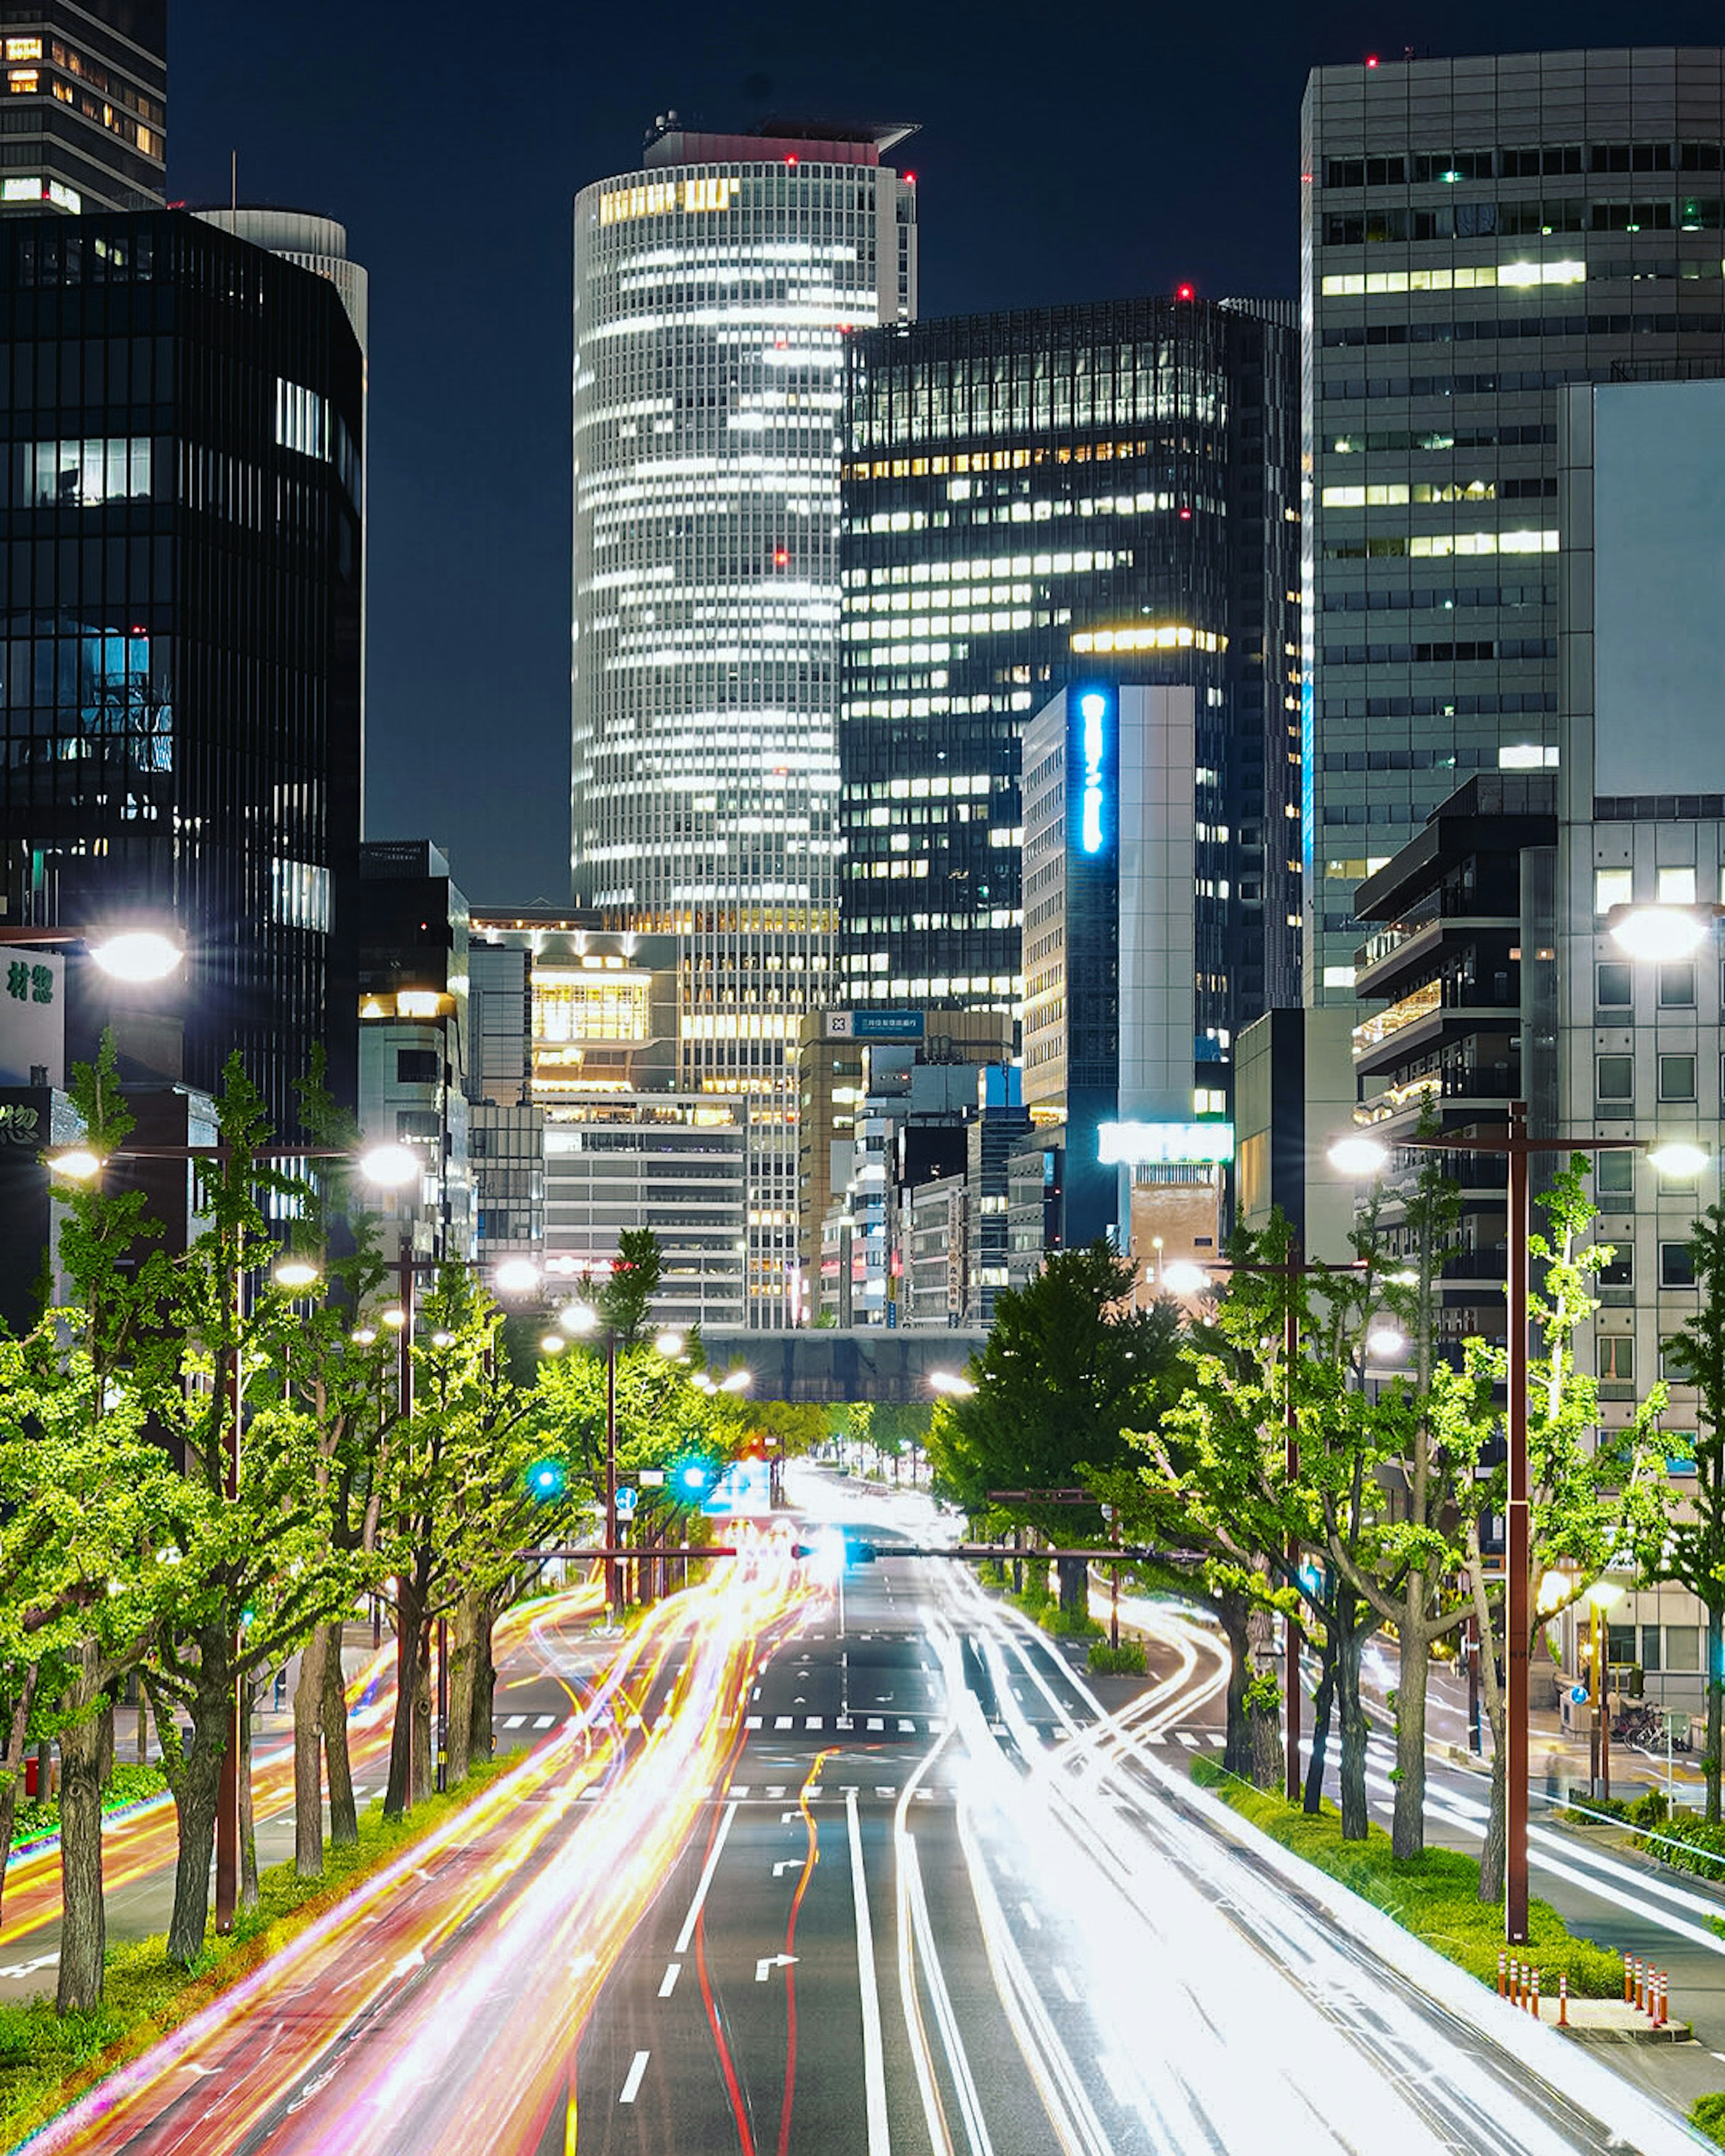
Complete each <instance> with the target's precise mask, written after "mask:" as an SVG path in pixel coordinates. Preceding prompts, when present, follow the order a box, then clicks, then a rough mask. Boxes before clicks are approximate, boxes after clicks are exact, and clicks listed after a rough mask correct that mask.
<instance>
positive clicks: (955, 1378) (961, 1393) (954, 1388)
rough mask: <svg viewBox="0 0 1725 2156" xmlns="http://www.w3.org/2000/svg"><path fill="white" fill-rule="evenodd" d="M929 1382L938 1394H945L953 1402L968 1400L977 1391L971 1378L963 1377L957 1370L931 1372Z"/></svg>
mask: <svg viewBox="0 0 1725 2156" xmlns="http://www.w3.org/2000/svg"><path fill="white" fill-rule="evenodd" d="M928 1382H929V1383H930V1385H931V1386H932V1388H933V1389H934V1390H935V1391H936V1392H937V1393H944V1394H946V1396H947V1399H952V1400H968V1399H969V1398H970V1396H971V1394H973V1392H974V1391H975V1390H976V1387H975V1386H974V1385H973V1384H972V1383H971V1382H970V1380H969V1378H965V1377H961V1376H960V1375H959V1373H958V1372H957V1371H956V1370H931V1371H930V1372H929V1373H928Z"/></svg>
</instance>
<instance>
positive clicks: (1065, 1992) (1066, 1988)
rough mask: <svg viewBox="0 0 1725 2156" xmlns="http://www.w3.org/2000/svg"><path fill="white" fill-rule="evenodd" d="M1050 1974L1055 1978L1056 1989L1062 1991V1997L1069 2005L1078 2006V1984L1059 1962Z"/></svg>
mask: <svg viewBox="0 0 1725 2156" xmlns="http://www.w3.org/2000/svg"><path fill="white" fill-rule="evenodd" d="M1049 1974H1050V1976H1051V1977H1052V1978H1053V1979H1054V1980H1055V1989H1056V1990H1057V1991H1058V1992H1059V1993H1060V1996H1061V1998H1062V1999H1065V2002H1066V2004H1067V2005H1069V2006H1076V2005H1077V2004H1078V1986H1077V1985H1076V1984H1074V1982H1073V1981H1072V1979H1071V1978H1070V1976H1068V1975H1067V1974H1066V1972H1065V1969H1062V1968H1061V1967H1060V1963H1058V1962H1056V1963H1055V1966H1054V1967H1053V1968H1052V1969H1050V1971H1049Z"/></svg>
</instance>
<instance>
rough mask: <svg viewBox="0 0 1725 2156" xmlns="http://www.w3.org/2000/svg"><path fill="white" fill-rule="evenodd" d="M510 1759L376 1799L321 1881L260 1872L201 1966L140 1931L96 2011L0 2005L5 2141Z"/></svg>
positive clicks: (298, 1928)
mask: <svg viewBox="0 0 1725 2156" xmlns="http://www.w3.org/2000/svg"><path fill="white" fill-rule="evenodd" d="M510 1764H511V1762H510V1761H507V1760H488V1761H486V1762H485V1763H483V1764H482V1765H479V1766H476V1767H475V1769H474V1771H473V1773H472V1774H470V1775H469V1777H468V1779H467V1780H466V1781H465V1783H463V1784H462V1785H461V1787H460V1788H459V1789H452V1790H450V1791H449V1792H448V1793H447V1794H445V1795H443V1796H437V1797H431V1798H428V1799H426V1800H425V1801H424V1802H423V1803H421V1804H417V1805H416V1806H415V1807H414V1809H413V1812H412V1813H411V1814H410V1815H408V1816H407V1817H406V1818H403V1819H397V1820H390V1819H386V1818H385V1817H384V1816H383V1815H382V1809H381V1808H380V1807H379V1806H377V1805H376V1804H374V1805H373V1806H372V1808H371V1809H370V1810H369V1811H367V1813H366V1814H365V1815H363V1817H362V1819H361V1820H360V1829H359V1833H360V1838H359V1842H358V1845H357V1846H356V1847H351V1848H332V1849H331V1850H330V1851H328V1853H327V1856H326V1859H325V1866H326V1868H325V1871H324V1875H323V1876H322V1877H321V1878H319V1879H299V1878H296V1877H295V1874H294V1867H293V1866H292V1865H291V1864H290V1863H289V1864H281V1865H277V1866H275V1868H274V1869H273V1870H272V1871H266V1872H264V1875H263V1876H262V1878H261V1880H260V1881H259V1902H258V1906H257V1907H256V1908H255V1909H249V1910H241V1911H240V1912H239V1913H238V1914H237V1916H236V1917H235V1919H234V1933H233V1936H232V1937H231V1938H213V1939H212V1941H211V1942H210V1943H209V1944H208V1947H207V1948H206V1950H205V1952H204V1953H203V1956H202V1957H201V1958H200V1959H199V1961H198V1964H197V1966H196V1967H195V1968H193V1969H181V1968H179V1967H177V1965H176V1964H174V1963H171V1962H170V1961H169V1960H168V1959H167V1953H166V1951H165V1943H164V1942H163V1940H162V1939H161V1938H151V1939H143V1940H140V1941H137V1942H136V1943H133V1944H131V1945H127V1946H123V1947H116V1948H110V1951H109V1953H108V1960H107V1983H106V1986H105V1994H104V1998H103V2003H102V2005H101V2006H100V2008H99V2009H98V2010H97V2011H96V2012H95V2013H94V2014H69V2015H66V2016H65V2017H64V2019H61V2018H59V2017H58V2016H57V2015H55V2013H54V2005H53V2002H52V2000H50V1999H32V2000H29V2001H28V2002H27V2003H25V2004H23V2005H10V2006H0V2133H3V2134H4V2135H5V2136H6V2138H7V2144H8V2146H10V2145H11V2144H12V2143H13V2142H14V2141H17V2140H21V2139H22V2138H23V2136H24V2135H25V2134H26V2133H28V2132H30V2131H31V2130H33V2128H35V2127H37V2126H39V2125H40V2124H41V2123H43V2122H44V2120H46V2119H48V2118H49V2117H53V2115H54V2113H55V2112H58V2111H60V2110H63V2109H64V2107H65V2106H66V2105H67V2104H69V2102H71V2101H72V2100H73V2098H74V2097H75V2096H77V2095H79V2094H80V2093H81V2092H82V2091H83V2090H84V2089H85V2088H86V2087H89V2086H90V2084H91V2083H93V2082H96V2081H98V2080H100V2078H101V2077H102V2076H104V2075H105V2074H107V2073H110V2072H111V2071H113V2069H114V2068H115V2067H116V2066H119V2065H121V2064H122V2063H123V2062H124V2061H126V2060H127V2059H129V2058H133V2057H136V2055H137V2054H138V2053H139V2052H140V2051H145V2050H146V2049H147V2048H148V2047H149V2046H150V2045H151V2044H153V2043H154V2042H156V2041H157V2039H158V2038H159V2037H161V2036H162V2035H165V2034H166V2033H167V2030H170V2029H173V2028H176V2027H177V2026H178V2025H179V2024H180V2023H181V2022H182V2021H184V2020H188V2019H189V2018H190V2016H191V2015H193V2014H194V2013H196V2012H197V2011H198V2010H199V2009H200V2008H201V2007H203V2006H205V2005H208V2003H209V2001H210V2000H211V1999H213V1998H214V1997H216V1996H217V1995H218V1994H219V1993H221V1992H222V1991H224V1990H226V1989H228V1987H229V1986H230V1985H232V1984H238V1983H239V1982H240V1981H241V1980H242V1979H244V1977H245V1976H246V1975H248V1974H249V1973H250V1971H251V1970H252V1969H255V1968H256V1967H257V1965H258V1963H259V1962H260V1961H262V1960H264V1958H266V1957H267V1956H268V1955H270V1954H271V1953H276V1952H278V1951H279V1950H280V1948H282V1947H284V1946H285V1945H286V1944H287V1943H288V1942H289V1941H290V1939H292V1938H295V1936H296V1935H297V1934H298V1933H300V1932H302V1931H304V1930H305V1928H306V1927H307V1926H308V1925H310V1924H311V1923H312V1922H315V1921H316V1918H317V1917H320V1916H321V1915H322V1914H323V1913H324V1912H325V1911H326V1909H329V1908H331V1907H334V1905H335V1904H336V1902H339V1901H341V1898H342V1897H344V1896H345V1895H347V1893H349V1892H351V1891H352V1889H353V1888H354V1887H355V1886H358V1885H359V1884H360V1883H361V1882H362V1881H363V1880H365V1879H366V1878H367V1877H368V1876H370V1875H371V1874H372V1872H375V1871H381V1870H382V1868H383V1867H384V1866H386V1865H388V1864H390V1863H392V1862H393V1861H394V1860H395V1858H396V1857H397V1856H398V1855H399V1854H400V1853H401V1851H403V1849H404V1848H408V1847H410V1846H411V1845H413V1843H415V1842H416V1841H418V1840H423V1839H424V1836H425V1835H428V1834H429V1833H430V1832H431V1831H432V1830H434V1828H436V1827H438V1826H439V1825H442V1824H443V1823H444V1820H446V1819H447V1818H448V1817H449V1814H450V1813H451V1812H454V1811H457V1810H459V1809H461V1807H463V1806H464V1805H465V1804H470V1803H471V1802H472V1800H473V1799H474V1797H475V1794H477V1793H478V1791H479V1790H480V1789H482V1788H483V1787H484V1786H485V1784H486V1783H488V1782H489V1781H490V1780H492V1779H495V1777H496V1776H497V1775H498V1774H502V1773H503V1772H505V1771H506V1768H507V1767H508V1766H509V1765H510Z"/></svg>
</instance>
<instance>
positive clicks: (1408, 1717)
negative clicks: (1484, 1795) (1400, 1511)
mask: <svg viewBox="0 0 1725 2156" xmlns="http://www.w3.org/2000/svg"><path fill="white" fill-rule="evenodd" d="M1413 1577H1414V1580H1415V1581H1420V1579H1421V1577H1422V1576H1421V1575H1420V1573H1414V1576H1413ZM1422 1599H1423V1594H1422ZM1412 1600H1413V1594H1412V1593H1411V1592H1410V1594H1409V1602H1410V1603H1411V1602H1412ZM1401 1635H1402V1636H1401V1676H1400V1681H1399V1685H1398V1686H1397V1690H1396V1709H1395V1770H1396V1782H1395V1815H1394V1818H1393V1819H1392V1820H1391V1821H1390V1827H1389V1832H1390V1840H1391V1842H1392V1845H1393V1846H1394V1851H1395V1854H1396V1855H1397V1856H1419V1855H1420V1852H1421V1851H1423V1850H1424V1849H1425V1692H1426V1680H1427V1678H1428V1676H1430V1669H1431V1641H1430V1638H1429V1637H1428V1635H1427V1634H1426V1630H1425V1626H1424V1625H1421V1624H1420V1623H1418V1622H1417V1621H1416V1622H1414V1623H1413V1624H1411V1625H1410V1624H1406V1623H1404V1625H1403V1626H1402V1628H1401Z"/></svg>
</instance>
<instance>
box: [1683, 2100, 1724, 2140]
mask: <svg viewBox="0 0 1725 2156" xmlns="http://www.w3.org/2000/svg"><path fill="white" fill-rule="evenodd" d="M1689 2123H1690V2124H1691V2125H1692V2126H1693V2127H1696V2128H1698V2129H1699V2130H1700V2131H1701V2132H1702V2133H1704V2134H1706V2136H1707V2138H1708V2140H1709V2141H1717V2143H1718V2144H1719V2146H1720V2147H1721V2148H1725V2096H1698V2097H1697V2098H1696V2099H1695V2102H1693V2103H1692V2105H1691V2106H1690V2107H1689Z"/></svg>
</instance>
